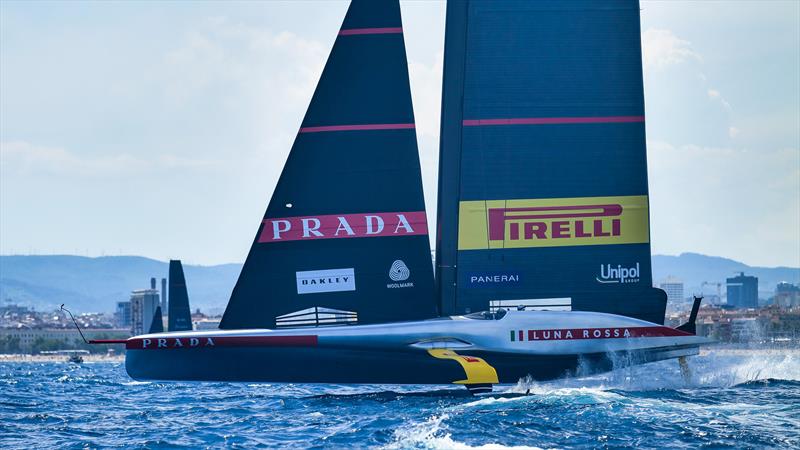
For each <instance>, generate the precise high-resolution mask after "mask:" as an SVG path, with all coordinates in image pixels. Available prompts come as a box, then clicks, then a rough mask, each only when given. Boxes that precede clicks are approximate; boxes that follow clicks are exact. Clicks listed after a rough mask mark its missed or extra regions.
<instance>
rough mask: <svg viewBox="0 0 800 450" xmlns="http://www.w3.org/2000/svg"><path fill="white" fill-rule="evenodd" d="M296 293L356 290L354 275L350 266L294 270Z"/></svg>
mask: <svg viewBox="0 0 800 450" xmlns="http://www.w3.org/2000/svg"><path fill="white" fill-rule="evenodd" d="M295 278H296V279H297V293H298V294H317V293H321V292H344V291H355V290H356V275H355V271H354V270H353V268H352V267H349V268H347V269H330V270H305V271H301V272H295Z"/></svg>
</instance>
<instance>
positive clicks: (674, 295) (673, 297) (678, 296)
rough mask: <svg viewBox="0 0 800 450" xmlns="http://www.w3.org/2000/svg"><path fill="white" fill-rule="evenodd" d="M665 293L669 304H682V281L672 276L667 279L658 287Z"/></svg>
mask: <svg viewBox="0 0 800 450" xmlns="http://www.w3.org/2000/svg"><path fill="white" fill-rule="evenodd" d="M658 287H660V288H661V289H663V290H664V292H666V293H667V301H668V302H670V303H675V302H682V301H683V300H684V297H683V281H681V280H679V279H678V278H675V277H673V276H669V277H667V279H665V280H664V281H662V282H661V284H660V285H659V286H658Z"/></svg>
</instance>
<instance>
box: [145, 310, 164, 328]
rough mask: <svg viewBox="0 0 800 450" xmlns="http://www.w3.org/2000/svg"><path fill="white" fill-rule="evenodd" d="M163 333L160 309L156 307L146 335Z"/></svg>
mask: <svg viewBox="0 0 800 450" xmlns="http://www.w3.org/2000/svg"><path fill="white" fill-rule="evenodd" d="M163 331H164V318H163V316H162V315H161V307H160V306H156V312H155V313H154V314H153V321H152V322H150V329H149V331H148V333H161V332H163Z"/></svg>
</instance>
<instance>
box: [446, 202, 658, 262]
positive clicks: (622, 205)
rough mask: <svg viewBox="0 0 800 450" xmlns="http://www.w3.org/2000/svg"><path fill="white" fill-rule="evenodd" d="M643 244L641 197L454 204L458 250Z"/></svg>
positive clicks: (644, 207)
mask: <svg viewBox="0 0 800 450" xmlns="http://www.w3.org/2000/svg"><path fill="white" fill-rule="evenodd" d="M649 240H650V235H649V218H648V201H647V196H646V195H632V196H622V197H577V198H547V199H523V200H520V199H515V200H485V201H484V200H477V201H462V202H460V203H459V218H458V249H459V250H485V249H495V248H532V247H569V246H577V245H613V244H640V243H647V242H649Z"/></svg>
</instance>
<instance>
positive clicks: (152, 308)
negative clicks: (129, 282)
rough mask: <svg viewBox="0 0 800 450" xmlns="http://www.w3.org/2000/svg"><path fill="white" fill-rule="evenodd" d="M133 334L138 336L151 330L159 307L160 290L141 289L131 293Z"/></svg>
mask: <svg viewBox="0 0 800 450" xmlns="http://www.w3.org/2000/svg"><path fill="white" fill-rule="evenodd" d="M130 304H131V334H132V335H134V336H136V335H139V334H144V333H146V332H147V331H149V330H150V324H151V323H152V322H153V316H154V315H155V313H156V308H157V307H158V306H159V296H158V290H156V289H139V290H136V291H133V292H131V301H130Z"/></svg>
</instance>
